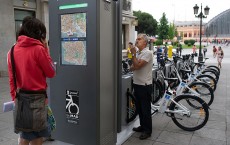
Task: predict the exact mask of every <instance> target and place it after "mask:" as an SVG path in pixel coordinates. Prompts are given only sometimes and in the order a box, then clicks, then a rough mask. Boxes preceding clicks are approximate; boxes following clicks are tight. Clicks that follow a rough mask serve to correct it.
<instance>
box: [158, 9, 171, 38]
mask: <svg viewBox="0 0 230 145" xmlns="http://www.w3.org/2000/svg"><path fill="white" fill-rule="evenodd" d="M168 34H169V26H168V20H167V18H166V15H165V13H163V14H162V17H161V18H160V24H159V25H158V35H159V39H161V40H164V39H168Z"/></svg>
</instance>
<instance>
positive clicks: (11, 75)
mask: <svg viewBox="0 0 230 145" xmlns="http://www.w3.org/2000/svg"><path fill="white" fill-rule="evenodd" d="M10 52H11V51H9V52H8V54H7V65H8V74H9V84H10V95H11V98H12V101H14V99H15V96H16V93H15V90H16V88H15V86H14V79H13V72H12V66H11V60H10V59H11V57H10Z"/></svg>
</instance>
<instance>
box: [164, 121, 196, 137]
mask: <svg viewBox="0 0 230 145" xmlns="http://www.w3.org/2000/svg"><path fill="white" fill-rule="evenodd" d="M165 130H166V131H169V132H176V133H181V134H193V132H191V131H185V130H183V129H181V128H179V127H178V126H176V124H175V123H174V122H173V121H170V122H169V123H168V125H167V126H166V127H165Z"/></svg>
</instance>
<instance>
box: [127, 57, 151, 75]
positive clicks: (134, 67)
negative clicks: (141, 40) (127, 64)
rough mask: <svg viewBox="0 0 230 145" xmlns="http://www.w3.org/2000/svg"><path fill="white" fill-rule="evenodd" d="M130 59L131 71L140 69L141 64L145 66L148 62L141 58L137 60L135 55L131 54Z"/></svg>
mask: <svg viewBox="0 0 230 145" xmlns="http://www.w3.org/2000/svg"><path fill="white" fill-rule="evenodd" d="M132 61H133V65H132V66H131V68H130V70H131V71H134V70H139V69H141V68H142V67H143V66H145V65H146V64H147V63H148V62H146V61H145V60H142V59H140V60H137V58H136V55H133V57H132Z"/></svg>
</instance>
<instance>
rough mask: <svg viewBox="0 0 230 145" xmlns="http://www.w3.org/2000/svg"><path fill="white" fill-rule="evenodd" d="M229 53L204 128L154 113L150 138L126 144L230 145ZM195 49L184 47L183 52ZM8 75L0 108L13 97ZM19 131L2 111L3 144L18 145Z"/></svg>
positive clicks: (0, 89)
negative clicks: (184, 125) (192, 128)
mask: <svg viewBox="0 0 230 145" xmlns="http://www.w3.org/2000/svg"><path fill="white" fill-rule="evenodd" d="M223 50H224V53H225V57H224V59H223V64H222V65H223V66H222V69H221V75H220V79H219V82H218V86H217V89H216V91H215V98H214V102H213V104H212V105H211V107H210V108H211V110H210V116H209V121H208V123H207V124H206V126H204V127H203V128H202V129H200V130H198V131H194V132H186V131H183V130H181V129H180V128H178V127H177V126H176V125H175V124H174V123H173V122H172V121H171V118H169V117H167V116H165V115H162V114H157V115H156V116H154V117H153V121H152V122H153V123H152V124H153V133H152V136H151V137H150V138H149V139H147V140H139V138H138V137H139V135H140V134H139V133H134V134H133V135H132V136H131V137H130V138H129V139H128V140H127V141H126V142H125V143H123V145H230V75H229V74H230V47H223ZM191 52H192V50H183V52H182V54H186V53H191ZM207 57H209V58H210V59H209V60H207V63H210V64H211V63H212V64H216V63H217V62H216V58H213V57H212V45H210V46H208V52H207ZM10 100H11V98H10V94H9V85H8V78H6V77H5V78H0V108H2V104H3V103H4V102H7V101H10ZM17 139H18V135H16V134H14V133H13V115H12V112H8V113H2V111H0V145H17ZM44 145H63V143H61V142H59V141H54V142H46V143H44Z"/></svg>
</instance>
